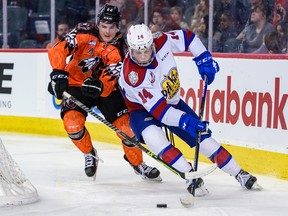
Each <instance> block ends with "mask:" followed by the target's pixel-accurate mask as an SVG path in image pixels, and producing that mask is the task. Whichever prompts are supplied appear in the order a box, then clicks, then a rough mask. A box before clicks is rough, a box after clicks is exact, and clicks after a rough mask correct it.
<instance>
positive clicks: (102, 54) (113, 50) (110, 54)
mask: <svg viewBox="0 0 288 216" xmlns="http://www.w3.org/2000/svg"><path fill="white" fill-rule="evenodd" d="M82 25H83V24H82ZM84 25H85V26H84V29H85V30H87V28H91V29H92V30H91V29H88V31H83V29H80V30H79V29H78V30H77V27H76V28H75V29H73V30H72V31H71V32H70V33H69V34H67V35H66V36H65V38H64V39H63V40H61V41H60V42H59V43H57V44H56V45H55V46H54V47H53V48H52V49H50V50H49V51H48V56H49V60H50V64H51V66H52V68H53V69H58V70H65V71H67V72H68V73H69V86H79V87H81V85H82V84H83V81H84V80H85V79H86V78H88V77H94V78H98V79H99V80H100V81H102V83H103V91H102V93H101V95H100V96H101V97H107V96H108V95H109V94H110V93H111V92H112V91H113V90H115V86H116V84H117V78H118V74H119V72H120V69H121V66H122V57H121V56H122V55H121V54H120V50H119V49H118V48H117V47H116V46H115V45H112V43H105V42H101V41H100V40H99V37H98V36H97V34H96V33H97V31H96V30H95V29H96V28H95V26H94V25H93V24H87V23H85V24H84ZM78 26H79V25H78ZM80 28H83V26H80ZM119 39H122V40H123V38H122V37H119ZM116 40H117V38H116ZM114 42H115V41H114ZM116 43H117V41H116ZM123 52H124V51H123ZM68 56H71V57H70V61H69V62H68V64H67V63H66V59H67V57H68Z"/></svg>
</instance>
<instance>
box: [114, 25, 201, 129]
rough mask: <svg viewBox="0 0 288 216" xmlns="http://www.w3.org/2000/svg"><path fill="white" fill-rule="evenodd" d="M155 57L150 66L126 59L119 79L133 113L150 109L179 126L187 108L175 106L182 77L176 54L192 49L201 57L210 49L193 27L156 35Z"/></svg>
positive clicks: (157, 115)
mask: <svg viewBox="0 0 288 216" xmlns="http://www.w3.org/2000/svg"><path fill="white" fill-rule="evenodd" d="M154 44H155V49H156V53H155V58H154V60H153V62H152V63H151V64H150V65H149V66H147V67H141V66H139V65H137V64H136V63H135V62H133V60H131V59H130V57H129V55H128V56H126V58H125V59H124V63H123V66H122V70H121V73H120V78H119V85H120V86H121V88H122V90H123V94H124V97H125V101H126V105H127V107H128V110H129V112H130V113H131V112H133V111H135V110H142V109H145V110H147V111H148V112H149V113H150V114H151V115H153V117H155V118H156V119H158V120H159V121H161V122H162V123H164V124H166V125H170V126H178V122H179V119H180V117H181V115H182V114H183V111H181V110H177V109H175V108H173V105H176V104H178V102H179V100H180V80H179V75H178V70H177V67H176V62H175V59H174V56H173V53H179V52H184V51H190V52H191V53H192V54H193V55H194V56H198V55H200V54H201V53H203V52H204V51H206V48H205V47H204V46H203V44H202V43H201V41H200V40H199V38H198V37H197V36H196V35H195V34H193V33H192V32H191V31H189V30H175V31H172V32H168V33H156V34H154Z"/></svg>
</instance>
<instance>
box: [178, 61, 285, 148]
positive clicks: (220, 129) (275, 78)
mask: <svg viewBox="0 0 288 216" xmlns="http://www.w3.org/2000/svg"><path fill="white" fill-rule="evenodd" d="M215 59H216V60H217V61H218V63H219V65H220V71H219V73H217V74H216V76H215V80H214V82H213V83H212V84H211V85H209V86H208V90H207V95H206V104H205V113H204V119H205V120H208V121H209V122H210V126H209V127H210V129H211V130H212V131H213V136H214V138H216V140H218V141H219V142H222V143H227V144H231V145H240V146H244V147H251V148H257V149H263V150H269V151H276V152H281V153H288V133H287V130H288V60H287V59H281V60H278V59H269V58H267V59H265V58H263V59H244V58H239V59H237V58H221V57H220V58H215ZM176 63H177V65H178V73H179V77H180V82H181V87H182V88H181V92H180V94H181V97H182V99H183V100H184V101H185V102H186V103H188V104H189V106H190V107H191V108H192V109H193V110H194V111H195V112H196V113H199V104H200V102H201V97H202V91H203V84H204V83H203V81H202V79H201V77H200V75H199V73H198V69H197V67H196V66H195V63H194V62H193V61H192V60H191V57H179V56H177V57H176Z"/></svg>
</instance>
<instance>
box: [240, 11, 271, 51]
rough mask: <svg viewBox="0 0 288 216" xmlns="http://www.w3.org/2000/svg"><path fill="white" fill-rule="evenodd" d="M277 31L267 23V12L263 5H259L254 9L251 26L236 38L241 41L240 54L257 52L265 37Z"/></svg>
mask: <svg viewBox="0 0 288 216" xmlns="http://www.w3.org/2000/svg"><path fill="white" fill-rule="evenodd" d="M272 31H275V28H274V26H273V25H272V23H269V22H268V21H267V10H266V8H265V7H264V6H263V5H259V6H256V7H254V8H253V10H252V14H251V24H250V25H248V26H247V27H246V28H244V30H243V31H242V32H241V33H240V34H239V35H238V36H237V37H236V39H237V40H240V41H241V43H240V50H239V51H240V52H247V53H252V52H253V51H255V50H257V49H258V48H259V47H260V46H261V44H262V42H263V36H264V35H265V34H266V33H268V32H272Z"/></svg>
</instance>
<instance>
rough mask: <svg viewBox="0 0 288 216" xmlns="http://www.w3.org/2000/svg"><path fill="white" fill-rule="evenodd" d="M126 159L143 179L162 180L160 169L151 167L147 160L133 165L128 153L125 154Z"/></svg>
mask: <svg viewBox="0 0 288 216" xmlns="http://www.w3.org/2000/svg"><path fill="white" fill-rule="evenodd" d="M124 159H125V160H126V161H127V162H128V163H129V164H130V166H131V167H132V168H133V169H134V172H135V173H136V174H137V175H140V176H141V178H142V179H144V180H148V181H155V182H161V181H162V178H161V176H160V171H159V170H158V169H157V168H155V167H150V166H148V165H147V164H145V162H142V164H140V165H139V166H134V165H132V164H131V163H130V162H129V161H128V159H127V157H126V155H124Z"/></svg>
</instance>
